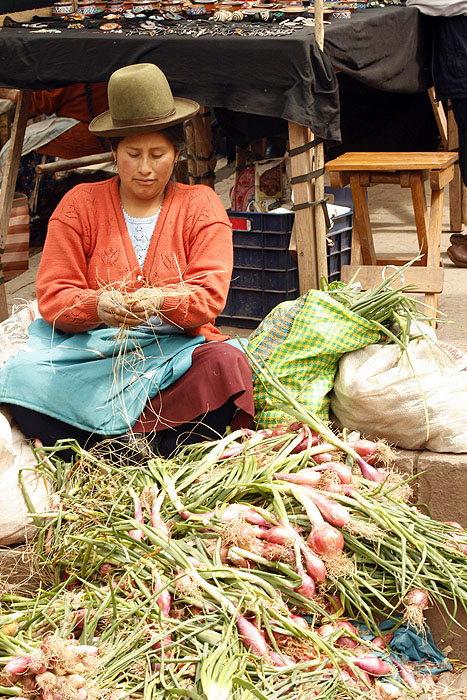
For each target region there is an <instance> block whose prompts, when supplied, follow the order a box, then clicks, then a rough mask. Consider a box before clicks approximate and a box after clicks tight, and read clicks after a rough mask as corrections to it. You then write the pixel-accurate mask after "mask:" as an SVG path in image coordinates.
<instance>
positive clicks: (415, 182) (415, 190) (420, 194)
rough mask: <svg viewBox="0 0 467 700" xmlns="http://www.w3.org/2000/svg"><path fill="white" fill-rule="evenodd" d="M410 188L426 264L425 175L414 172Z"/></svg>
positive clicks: (421, 252)
mask: <svg viewBox="0 0 467 700" xmlns="http://www.w3.org/2000/svg"><path fill="white" fill-rule="evenodd" d="M410 189H411V192H412V204H413V211H414V216H415V227H416V229H417V238H418V249H419V251H420V254H421V255H422V256H423V261H424V264H426V254H427V248H428V210H427V207H426V195H425V185H424V183H423V175H422V174H420V173H416V172H415V173H412V177H411V179H410Z"/></svg>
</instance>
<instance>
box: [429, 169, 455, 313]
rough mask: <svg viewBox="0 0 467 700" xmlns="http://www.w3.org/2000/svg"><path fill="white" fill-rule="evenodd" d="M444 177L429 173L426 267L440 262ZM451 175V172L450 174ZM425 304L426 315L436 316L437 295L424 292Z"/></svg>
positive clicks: (437, 266)
mask: <svg viewBox="0 0 467 700" xmlns="http://www.w3.org/2000/svg"><path fill="white" fill-rule="evenodd" d="M443 177H445V174H443V173H438V172H435V171H432V172H431V173H430V185H431V203H430V220H429V224H428V240H427V243H428V251H427V256H426V265H427V267H434V268H436V269H438V268H439V266H440V264H441V232H442V227H443V203H444V187H445V186H444V184H443V182H440V178H443ZM451 177H452V174H451ZM425 304H427V305H428V306H429V307H431V308H425V309H424V312H425V313H426V315H427V316H432V317H433V318H436V312H437V309H438V295H437V294H425Z"/></svg>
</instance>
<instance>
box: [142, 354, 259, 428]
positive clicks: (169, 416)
mask: <svg viewBox="0 0 467 700" xmlns="http://www.w3.org/2000/svg"><path fill="white" fill-rule="evenodd" d="M229 399H233V400H234V402H235V406H236V409H237V410H236V413H235V416H234V418H233V421H232V426H231V427H232V429H233V430H237V429H238V428H247V427H248V426H250V425H251V423H252V422H253V418H254V415H255V406H254V401H253V380H252V373H251V368H250V365H249V364H248V360H247V358H246V355H245V353H244V352H242V351H241V350H239V349H238V348H236V347H234V346H233V345H230V344H229V343H226V342H217V341H215V342H211V343H204V344H203V345H200V346H199V347H197V348H195V350H194V351H193V355H192V365H191V368H190V369H189V370H188V371H187V372H185V374H184V375H183V376H182V377H180V379H178V380H177V381H176V382H174V383H173V384H172V385H171V386H169V387H168V388H167V389H164V390H163V391H161V392H160V393H159V394H158V396H156V397H155V398H154V399H151V400H150V401H148V403H147V404H146V408H145V409H144V411H143V413H142V414H141V416H140V417H139V419H138V420H137V421H136V423H135V425H134V426H133V428H132V431H133V432H134V433H149V432H153V431H158V430H166V429H167V428H175V427H177V426H178V425H182V424H184V423H188V422H189V421H192V420H193V419H194V418H197V417H198V416H201V415H203V414H205V413H207V412H209V411H214V410H216V409H217V408H220V407H221V406H222V405H223V404H224V403H226V401H228V400H229Z"/></svg>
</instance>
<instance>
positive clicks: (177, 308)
mask: <svg viewBox="0 0 467 700" xmlns="http://www.w3.org/2000/svg"><path fill="white" fill-rule="evenodd" d="M118 188H119V178H118V177H116V178H112V179H111V180H107V181H104V182H98V183H94V184H82V185H78V186H77V187H75V188H74V189H73V190H71V191H70V192H69V193H68V194H67V195H65V197H64V198H63V199H62V200H61V202H60V204H59V205H58V207H57V208H56V210H55V211H54V213H53V215H52V217H51V219H50V222H49V228H48V231H47V237H46V241H45V246H44V251H43V254H42V259H41V263H40V266H39V271H38V275H37V282H36V291H37V299H38V303H39V311H40V313H41V316H42V317H43V318H44V319H45V320H46V321H47V322H48V323H50V324H51V325H52V324H55V326H56V327H57V328H59V329H61V330H63V331H66V332H79V331H87V330H90V329H92V328H97V327H98V326H100V325H102V321H101V319H100V318H99V316H98V315H97V301H98V297H99V294H101V292H102V291H103V290H104V289H109V288H114V289H121V290H127V291H134V290H136V289H139V288H141V287H142V286H145V285H148V286H153V287H163V288H165V289H167V290H168V289H174V288H179V286H180V283H181V282H182V281H183V282H184V283H186V284H188V285H190V291H189V293H188V294H185V296H182V297H181V298H174V296H173V295H172V296H170V295H169V296H166V297H165V301H164V304H163V306H162V309H161V316H162V318H163V319H164V320H165V321H167V322H168V323H171V324H173V325H174V326H177V327H179V328H183V329H184V330H185V331H186V333H187V334H189V335H190V336H195V335H199V334H200V333H202V334H203V335H204V336H205V337H206V340H223V339H225V338H226V336H223V335H221V333H220V331H218V329H217V328H215V327H214V325H213V322H214V320H215V318H216V317H217V316H218V315H219V313H220V312H221V311H222V309H223V308H224V305H225V301H226V298H227V294H228V290H229V284H230V278H231V274H232V264H233V245H232V227H231V225H230V222H229V219H228V216H227V213H226V211H225V208H224V206H223V205H222V202H221V201H220V199H219V197H218V195H217V194H216V193H215V192H214V191H213V190H212V189H210V188H209V187H206V186H204V185H182V184H179V183H172V182H169V184H168V185H167V188H166V193H165V197H164V201H163V203H162V209H161V212H160V214H159V218H158V220H157V224H156V227H155V229H154V233H153V236H152V239H151V242H150V245H149V249H148V252H147V255H146V259H145V261H144V265H143V267H142V268H141V267H140V266H139V264H138V260H137V258H136V253H135V250H134V247H133V244H132V242H131V239H130V236H129V233H128V230H127V227H126V224H125V219H124V216H123V211H122V206H121V203H120V197H119V190H118Z"/></svg>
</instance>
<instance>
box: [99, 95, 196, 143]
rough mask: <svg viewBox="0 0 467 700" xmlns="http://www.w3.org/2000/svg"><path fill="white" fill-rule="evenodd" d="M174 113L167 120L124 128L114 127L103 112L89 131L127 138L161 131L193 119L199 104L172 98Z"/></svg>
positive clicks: (108, 113)
mask: <svg viewBox="0 0 467 700" xmlns="http://www.w3.org/2000/svg"><path fill="white" fill-rule="evenodd" d="M174 104H175V112H174V114H173V115H171V116H170V117H167V119H164V120H163V121H161V120H160V119H156V120H154V122H148V121H146V122H145V123H144V124H131V125H126V126H115V124H114V122H113V119H112V116H111V114H110V111H107V112H103V113H102V114H99V115H98V116H97V117H94V119H93V120H92V122H91V123H90V124H89V131H90V132H91V133H93V134H96V135H97V136H127V135H129V134H142V133H146V132H147V131H162V129H166V128H167V127H169V126H175V125H176V124H181V122H184V121H186V120H187V119H190V118H191V117H194V115H195V114H196V113H197V112H198V111H199V104H198V103H197V102H195V101H194V100H188V99H186V98H184V97H174Z"/></svg>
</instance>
